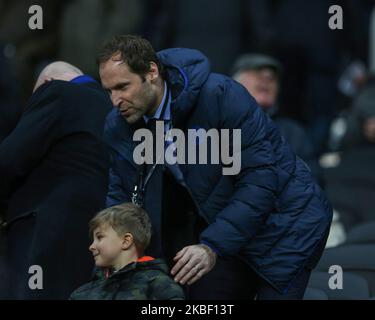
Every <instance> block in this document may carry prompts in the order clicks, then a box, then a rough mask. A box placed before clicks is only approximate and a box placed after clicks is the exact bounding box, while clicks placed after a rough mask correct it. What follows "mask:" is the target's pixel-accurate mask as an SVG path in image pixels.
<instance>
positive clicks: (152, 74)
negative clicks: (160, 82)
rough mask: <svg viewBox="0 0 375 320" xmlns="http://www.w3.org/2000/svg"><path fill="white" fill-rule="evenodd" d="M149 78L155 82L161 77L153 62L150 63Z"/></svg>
mask: <svg viewBox="0 0 375 320" xmlns="http://www.w3.org/2000/svg"><path fill="white" fill-rule="evenodd" d="M147 77H148V78H149V79H150V81H155V80H156V79H157V78H158V77H159V68H158V66H157V64H156V63H155V62H153V61H151V62H150V71H149V72H148V73H147Z"/></svg>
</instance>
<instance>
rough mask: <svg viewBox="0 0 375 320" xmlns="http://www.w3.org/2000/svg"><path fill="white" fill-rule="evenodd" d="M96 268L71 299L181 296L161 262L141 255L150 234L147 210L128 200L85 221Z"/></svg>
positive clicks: (169, 297)
mask: <svg viewBox="0 0 375 320" xmlns="http://www.w3.org/2000/svg"><path fill="white" fill-rule="evenodd" d="M89 227H90V235H91V236H92V237H93V242H92V244H91V245H90V248H89V250H90V251H91V252H92V254H93V256H94V259H95V264H96V266H97V267H99V271H98V272H97V273H96V275H95V276H94V279H93V280H92V281H91V282H89V283H87V284H85V285H83V286H82V287H80V288H78V289H77V290H75V291H74V292H73V293H72V295H71V297H70V299H72V300H79V299H83V300H91V299H95V300H182V299H184V292H183V290H182V288H181V287H180V286H179V285H178V284H177V283H176V282H175V281H174V280H173V279H172V278H170V277H169V275H168V267H167V266H166V264H165V263H164V262H162V261H161V260H158V259H154V258H151V257H147V256H142V254H143V252H144V250H145V248H146V247H147V245H148V244H149V242H150V238H151V223H150V220H149V218H148V215H147V213H146V212H145V211H144V210H143V209H142V208H140V207H138V206H136V205H134V204H132V203H123V204H121V205H117V206H114V207H111V208H107V209H105V210H103V211H101V212H99V213H98V214H97V215H96V216H95V217H94V218H93V219H92V220H91V221H90V223H89Z"/></svg>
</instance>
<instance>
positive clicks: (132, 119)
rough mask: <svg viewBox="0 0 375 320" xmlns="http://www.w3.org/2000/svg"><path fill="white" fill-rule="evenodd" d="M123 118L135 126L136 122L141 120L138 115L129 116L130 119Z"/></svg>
mask: <svg viewBox="0 0 375 320" xmlns="http://www.w3.org/2000/svg"><path fill="white" fill-rule="evenodd" d="M123 118H124V119H125V121H126V122H127V123H129V124H134V123H136V122H138V121H139V119H140V118H141V116H140V115H138V114H132V115H131V116H129V117H123Z"/></svg>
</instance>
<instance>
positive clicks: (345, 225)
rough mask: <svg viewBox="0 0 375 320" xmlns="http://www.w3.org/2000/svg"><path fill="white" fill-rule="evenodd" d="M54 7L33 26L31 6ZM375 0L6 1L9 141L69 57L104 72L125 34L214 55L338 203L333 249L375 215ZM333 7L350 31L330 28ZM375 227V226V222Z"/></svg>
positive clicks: (1, 70) (0, 40)
mask: <svg viewBox="0 0 375 320" xmlns="http://www.w3.org/2000/svg"><path fill="white" fill-rule="evenodd" d="M35 4H38V5H40V6H41V7H42V9H43V29H42V30H30V29H29V27H28V20H29V18H30V14H29V13H28V9H29V7H30V6H31V5H35ZM374 4H375V0H332V1H331V0H314V1H302V0H262V1H260V0H231V1H227V0H216V1H214V2H213V1H212V0H199V1H197V0H190V1H181V0H147V1H146V0H67V1H57V0H48V1H47V0H38V1H34V0H33V1H31V0H17V1H10V0H0V112H1V116H0V141H1V140H2V138H3V137H5V136H6V135H7V134H8V133H9V132H10V131H11V130H12V128H14V126H15V124H16V123H17V118H18V116H19V114H20V113H21V112H22V108H23V106H24V105H25V103H26V102H27V99H28V98H29V97H30V95H31V92H32V84H33V83H34V82H35V79H36V78H37V76H38V74H39V72H40V71H41V69H42V68H43V67H44V66H45V65H47V64H48V63H50V62H51V61H54V60H65V61H68V62H69V63H72V64H74V65H76V66H77V67H79V68H80V69H81V70H83V71H84V72H85V73H87V74H90V75H92V76H93V77H96V78H98V75H97V73H98V71H97V65H96V61H95V57H96V52H97V50H98V48H99V47H100V45H101V44H102V43H103V41H104V40H106V39H108V38H109V37H110V36H112V35H115V34H138V35H142V36H144V37H146V38H147V39H149V40H150V41H151V43H152V44H153V46H154V47H155V49H157V50H161V49H164V48H169V47H188V48H196V49H199V50H200V51H202V52H203V53H204V54H205V55H207V56H208V58H209V59H210V61H211V68H212V70H213V71H215V72H219V73H224V74H226V75H228V76H230V77H233V78H234V79H235V80H237V81H239V82H240V83H242V84H243V85H244V86H245V87H246V88H247V89H248V91H249V92H250V93H251V94H252V95H253V96H254V97H255V99H256V100H257V101H258V103H259V105H260V106H261V107H262V109H264V112H267V113H268V114H269V115H270V116H271V117H272V118H273V119H274V121H275V122H276V123H277V124H278V126H279V128H280V130H281V132H282V133H283V135H284V138H285V139H286V140H287V141H289V142H290V144H291V145H292V148H293V149H294V151H295V153H296V154H297V155H299V156H300V157H301V158H302V159H303V160H304V161H305V162H306V163H307V164H308V165H309V167H310V168H311V170H312V172H313V175H314V176H315V178H316V179H317V181H318V182H319V183H320V185H321V186H322V187H323V188H324V189H325V191H326V192H327V195H328V197H329V199H330V201H331V202H332V205H333V207H334V209H335V212H336V213H335V220H334V223H333V227H332V228H333V229H332V232H331V236H330V239H329V241H328V245H329V246H336V245H339V244H342V243H344V242H345V241H346V239H347V237H348V234H349V235H350V232H351V230H352V229H353V228H355V227H357V226H358V225H361V224H363V223H367V222H369V221H372V220H375V210H374V209H373V207H374V200H373V199H375V173H374V172H375V170H373V163H375V145H374V143H375V10H374V9H375V6H374ZM331 5H340V6H342V8H343V13H344V16H343V18H344V20H343V21H344V28H343V30H331V29H329V26H328V20H329V18H330V16H331V15H330V14H329V13H328V8H329V7H330V6H331ZM373 231H375V230H373Z"/></svg>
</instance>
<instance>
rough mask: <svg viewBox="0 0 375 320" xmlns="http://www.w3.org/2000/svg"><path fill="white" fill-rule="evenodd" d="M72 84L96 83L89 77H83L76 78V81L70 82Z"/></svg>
mask: <svg viewBox="0 0 375 320" xmlns="http://www.w3.org/2000/svg"><path fill="white" fill-rule="evenodd" d="M70 82H72V83H88V82H96V80H95V79H93V78H91V77H90V76H88V75H85V74H84V75H81V76H78V77H75V78H74V79H72V80H70Z"/></svg>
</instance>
